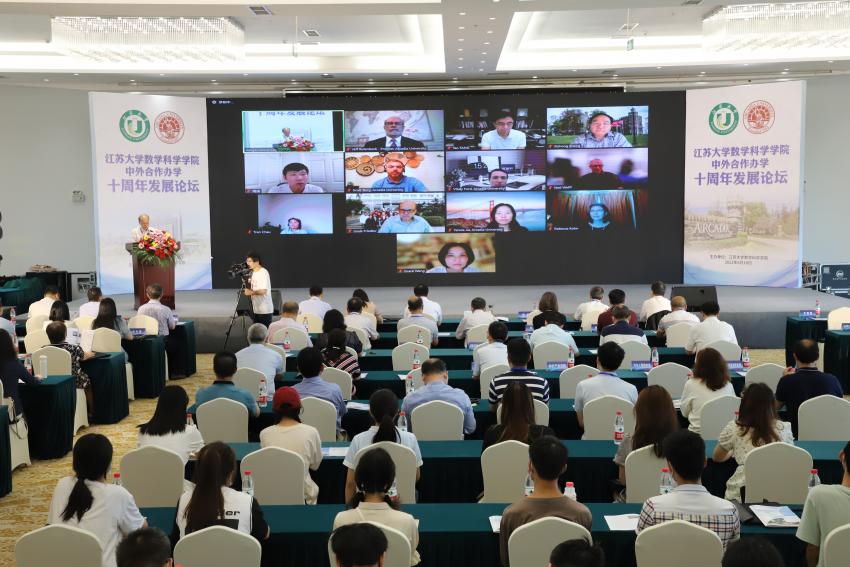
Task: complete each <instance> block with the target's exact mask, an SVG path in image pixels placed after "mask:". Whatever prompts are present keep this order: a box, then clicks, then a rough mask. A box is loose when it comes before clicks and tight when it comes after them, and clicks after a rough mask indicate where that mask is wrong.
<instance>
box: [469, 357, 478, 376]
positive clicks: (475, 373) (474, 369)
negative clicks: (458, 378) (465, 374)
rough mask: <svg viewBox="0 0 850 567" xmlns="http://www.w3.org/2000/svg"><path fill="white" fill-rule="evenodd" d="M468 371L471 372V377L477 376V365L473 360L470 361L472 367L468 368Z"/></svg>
mask: <svg viewBox="0 0 850 567" xmlns="http://www.w3.org/2000/svg"><path fill="white" fill-rule="evenodd" d="M470 370H472V375H473V376H478V363H477V362H475V359H474V358H473V359H472V365H471V366H470Z"/></svg>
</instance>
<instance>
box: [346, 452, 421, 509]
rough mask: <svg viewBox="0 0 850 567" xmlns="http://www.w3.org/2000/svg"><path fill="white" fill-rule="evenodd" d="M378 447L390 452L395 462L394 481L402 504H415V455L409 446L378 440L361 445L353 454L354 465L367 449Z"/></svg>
mask: <svg viewBox="0 0 850 567" xmlns="http://www.w3.org/2000/svg"><path fill="white" fill-rule="evenodd" d="M378 447H380V448H381V449H384V450H385V451H386V452H387V453H389V454H390V457H391V458H392V460H393V462H394V463H395V473H396V474H395V481H396V488H397V489H398V497H399V500H401V502H402V504H416V469H417V465H416V455H415V454H414V452H413V450H412V449H410V448H409V447H405V446H404V445H402V444H400V443H393V442H392V441H380V442H378V443H372V444H371V445H368V446H366V447H363V448H362V449H360V450H359V451H357V454H355V455H354V465H355V466H357V463H358V462H359V461H360V457H361V456H362V455H363V454H364V453H366V452H367V451H371V450H372V449H377V448H378Z"/></svg>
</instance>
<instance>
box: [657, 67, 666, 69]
mask: <svg viewBox="0 0 850 567" xmlns="http://www.w3.org/2000/svg"><path fill="white" fill-rule="evenodd" d="M663 68H664V67H656V69H663Z"/></svg>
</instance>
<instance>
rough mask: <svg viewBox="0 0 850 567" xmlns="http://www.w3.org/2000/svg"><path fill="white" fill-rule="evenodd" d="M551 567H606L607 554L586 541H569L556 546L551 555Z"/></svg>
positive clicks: (597, 546)
mask: <svg viewBox="0 0 850 567" xmlns="http://www.w3.org/2000/svg"><path fill="white" fill-rule="evenodd" d="M549 567H605V552H604V551H603V550H602V547H601V546H600V545H599V544H598V543H597V544H593V545H591V544H590V542H588V541H587V540H586V539H582V538H579V539H568V540H567V541H564V542H561V543H559V544H558V545H556V546H555V549H553V550H552V553H551V554H550V555H549Z"/></svg>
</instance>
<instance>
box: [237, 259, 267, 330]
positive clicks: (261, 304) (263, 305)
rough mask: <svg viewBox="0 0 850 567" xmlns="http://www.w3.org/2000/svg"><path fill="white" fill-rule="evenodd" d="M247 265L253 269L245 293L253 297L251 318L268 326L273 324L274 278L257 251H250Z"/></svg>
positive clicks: (246, 261)
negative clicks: (272, 278) (272, 292)
mask: <svg viewBox="0 0 850 567" xmlns="http://www.w3.org/2000/svg"><path fill="white" fill-rule="evenodd" d="M245 265H246V266H248V268H250V270H251V278H250V281H249V285H248V287H247V288H245V289H244V290H243V293H244V294H245V295H246V296H247V297H250V298H251V319H253V321H254V323H260V324H262V325H265V326H266V327H268V326H269V325H271V324H272V315H273V313H274V301H273V300H272V294H271V289H272V280H271V276H270V275H269V271H268V270H267V269H265V268H264V267H263V259H262V258H261V257H260V255H259V254H258V253H256V252H248V255H247V256H246V258H245Z"/></svg>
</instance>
